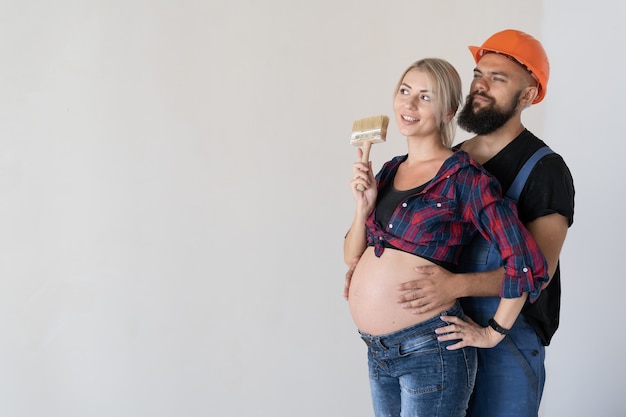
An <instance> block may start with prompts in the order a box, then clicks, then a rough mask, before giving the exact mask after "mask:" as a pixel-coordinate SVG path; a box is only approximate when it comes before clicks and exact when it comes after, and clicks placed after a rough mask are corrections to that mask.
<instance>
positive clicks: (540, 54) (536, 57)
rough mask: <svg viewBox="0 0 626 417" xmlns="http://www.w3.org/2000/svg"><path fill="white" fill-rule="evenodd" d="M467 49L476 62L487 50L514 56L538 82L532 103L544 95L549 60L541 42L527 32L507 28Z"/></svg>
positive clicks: (548, 75) (537, 101)
mask: <svg viewBox="0 0 626 417" xmlns="http://www.w3.org/2000/svg"><path fill="white" fill-rule="evenodd" d="M469 50H470V51H471V52H472V55H473V56H474V60H475V61H476V63H478V61H479V60H480V58H481V57H482V56H483V55H484V54H486V53H488V52H496V53H499V54H504V55H507V56H509V57H511V58H514V59H515V60H516V61H517V62H518V63H520V64H522V66H524V67H526V69H527V70H528V71H529V72H530V73H531V74H532V75H533V76H534V77H535V79H536V80H537V82H538V83H539V92H538V93H537V97H536V98H535V100H534V101H533V104H536V103H539V102H540V101H541V100H543V98H544V97H545V96H546V91H547V89H548V78H549V77H550V62H548V56H547V55H546V51H545V50H544V49H543V46H541V43H540V42H539V41H538V40H537V39H535V38H533V37H532V36H530V35H529V34H527V33H524V32H521V31H519V30H513V29H507V30H503V31H502V32H498V33H495V34H493V35H491V37H490V38H489V39H487V40H486V41H485V42H484V43H483V44H482V46H470V47H469Z"/></svg>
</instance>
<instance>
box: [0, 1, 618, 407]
mask: <svg viewBox="0 0 626 417" xmlns="http://www.w3.org/2000/svg"><path fill="white" fill-rule="evenodd" d="M624 17H626V6H624V3H620V2H613V1H605V0H599V1H595V2H587V1H579V0H574V1H572V0H567V1H566V0H552V1H539V0H527V1H500V0H482V1H480V0H477V1H471V2H470V1H466V0H456V1H452V0H450V1H442V0H428V1H427V0H423V1H416V0H411V1H409V0H390V1H386V2H378V1H371V0H361V1H352V0H346V1H330V0H320V1H316V2H298V1H293V0H267V1H255V0H241V1H236V2H227V1H217V0H209V1H206V0H205V1H200V0H198V1H193V0H177V1H165V0H150V1H148V0H145V1H141V0H125V1H119V0H90V1H72V0H58V1H55V2H43V1H34V0H20V1H9V0H0V415H2V416H8V417H26V416H28V417H30V416H33V417H84V416H90V417H92V416H93V417H101V416H102V417H111V416H116V417H118V416H150V417H165V416H187V417H199V416H215V417H218V416H219V417H221V416H225V417H226V416H242V415H252V416H260V417H261V416H263V417H265V416H267V417H292V416H298V417H307V416H311V417H313V416H315V417H318V416H371V415H372V412H371V406H370V398H369V387H368V380H367V367H366V348H365V344H363V343H362V341H361V340H360V339H359V337H358V334H357V332H356V329H355V326H354V324H353V323H352V320H351V318H350V314H349V311H348V307H347V304H346V302H345V301H344V300H343V298H342V289H343V279H344V273H345V271H346V267H345V265H344V263H343V257H342V241H343V236H344V234H345V232H346V231H347V228H348V227H349V224H350V221H351V219H352V212H353V201H352V197H351V194H350V191H349V187H348V182H349V179H350V176H351V166H352V163H353V161H354V160H355V159H356V150H355V148H354V147H352V146H350V144H349V139H350V131H351V127H352V121H353V120H355V119H357V118H361V117H366V116H370V115H374V114H379V113H387V114H390V113H391V111H392V108H391V100H392V93H393V88H394V86H395V83H396V82H397V80H398V77H399V76H400V74H401V73H402V71H403V70H404V69H405V68H406V67H407V66H408V65H409V64H410V63H411V62H413V61H415V60H416V59H419V58H423V57H426V56H438V57H442V58H445V59H447V60H449V61H450V62H451V63H452V64H453V65H455V66H456V67H457V69H458V70H459V72H460V73H461V75H462V77H463V83H464V91H465V92H467V91H468V87H469V82H470V80H471V76H472V69H473V64H474V63H473V61H472V58H471V55H470V53H469V51H468V49H467V46H468V45H480V44H481V43H482V42H483V41H484V40H485V39H486V38H487V37H488V36H490V35H491V34H492V33H494V32H496V31H499V30H502V29H506V28H516V29H521V30H524V31H526V32H528V33H530V34H532V35H534V36H535V37H537V38H538V39H540V40H541V41H542V42H543V44H544V47H545V49H546V50H547V52H548V54H549V58H550V61H551V69H552V73H551V79H550V83H549V87H548V94H547V98H546V99H545V100H544V101H543V102H542V103H540V104H539V105H536V106H534V107H532V108H531V109H528V110H526V111H525V113H524V116H523V120H524V123H525V125H526V126H527V127H528V128H529V129H530V130H531V131H532V132H533V133H535V134H537V135H538V136H540V137H541V138H543V139H544V140H545V141H546V142H548V144H549V145H550V146H551V147H552V149H554V150H555V151H557V152H559V153H560V154H561V155H563V157H564V158H565V160H566V161H567V163H568V165H569V167H570V169H571V171H572V174H573V176H574V180H575V186H576V214H575V221H574V225H573V227H572V228H571V229H570V231H569V234H568V237H567V241H566V243H565V246H564V248H563V251H562V256H561V264H562V279H563V306H562V325H561V328H560V330H559V331H558V333H557V335H556V336H555V338H554V339H553V342H552V344H551V346H550V347H549V348H548V349H547V371H548V381H547V385H546V390H545V397H544V401H543V404H542V416H550V417H553V416H554V417H556V416H569V417H588V416H599V417H623V416H626V406H624V397H625V395H626V389H625V386H624V383H623V375H624V373H625V371H626V361H625V360H624V354H623V345H622V344H620V342H621V340H622V339H621V338H622V337H623V334H622V333H623V331H622V330H623V325H622V324H621V318H622V314H621V313H620V311H621V309H620V304H621V301H620V299H621V295H623V294H624V293H625V292H626V284H625V280H624V277H623V276H622V275H623V272H622V268H621V264H622V262H621V261H622V257H623V256H624V254H623V249H624V243H623V239H622V237H623V235H624V232H625V229H626V228H625V224H624V216H623V213H624V181H623V179H622V178H621V174H622V169H621V168H619V167H620V166H621V163H620V162H619V161H621V160H622V157H623V155H624V154H625V151H626V149H625V145H624V139H623V137H622V132H623V126H622V124H623V118H624V104H623V103H624V99H623V96H624V91H625V89H626V81H625V78H624V75H623V72H624V71H623V69H624V64H625V61H626V60H625V59H624V51H623V49H624V48H623V45H624V43H625V41H626V30H625V29H624ZM465 137H468V135H467V134H466V133H465V132H462V131H459V133H458V138H457V141H459V140H461V139H463V138H465ZM405 150H406V142H405V139H404V138H402V137H400V136H399V134H398V133H397V131H396V130H395V126H391V128H390V132H389V135H388V138H387V142H386V143H384V144H378V145H375V146H374V148H373V149H372V159H373V163H374V166H375V169H379V168H380V165H381V164H382V162H384V161H385V160H387V159H389V158H390V157H391V156H394V155H397V154H400V153H404V152H405Z"/></svg>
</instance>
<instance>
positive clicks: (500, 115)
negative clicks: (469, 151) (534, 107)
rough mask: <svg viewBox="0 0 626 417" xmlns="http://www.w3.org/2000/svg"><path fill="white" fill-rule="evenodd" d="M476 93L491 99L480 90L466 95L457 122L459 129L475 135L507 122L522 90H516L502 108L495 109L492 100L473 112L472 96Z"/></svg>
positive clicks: (499, 126) (495, 128) (489, 131)
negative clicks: (507, 103) (487, 105)
mask: <svg viewBox="0 0 626 417" xmlns="http://www.w3.org/2000/svg"><path fill="white" fill-rule="evenodd" d="M476 95H480V96H482V97H487V98H489V99H491V98H490V97H488V96H486V95H485V94H482V93H480V92H475V93H473V94H470V95H469V96H467V100H466V101H465V106H463V109H462V110H461V112H460V113H459V116H458V118H457V122H458V123H459V126H460V127H461V129H463V130H465V131H467V132H470V133H475V134H477V135H487V134H489V133H491V132H494V131H496V130H497V129H499V128H501V127H502V126H504V124H505V123H506V122H508V121H509V120H510V119H511V117H513V115H514V114H515V110H516V108H517V103H518V102H519V98H520V96H521V95H522V92H521V91H518V92H517V93H516V94H515V96H514V97H513V100H511V102H510V103H509V105H508V106H507V107H506V108H505V109H504V110H500V109H497V108H496V107H495V103H494V102H493V100H492V101H491V104H490V105H489V107H486V108H484V109H478V110H476V112H474V106H473V104H472V102H473V101H474V97H475V96H476Z"/></svg>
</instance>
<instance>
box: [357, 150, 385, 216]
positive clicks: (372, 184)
mask: <svg viewBox="0 0 626 417" xmlns="http://www.w3.org/2000/svg"><path fill="white" fill-rule="evenodd" d="M357 154H358V156H359V162H355V163H354V165H353V166H352V172H353V176H352V179H351V180H350V188H351V189H352V195H353V196H354V200H355V201H356V203H357V211H358V212H359V213H360V214H361V215H362V216H369V214H370V213H371V212H372V210H374V206H375V205H376V197H377V196H378V190H377V188H376V179H375V178H374V174H373V173H372V162H371V161H370V162H367V163H364V162H360V159H361V156H362V155H363V151H362V150H361V149H358V150H357ZM359 187H361V189H362V190H363V191H359Z"/></svg>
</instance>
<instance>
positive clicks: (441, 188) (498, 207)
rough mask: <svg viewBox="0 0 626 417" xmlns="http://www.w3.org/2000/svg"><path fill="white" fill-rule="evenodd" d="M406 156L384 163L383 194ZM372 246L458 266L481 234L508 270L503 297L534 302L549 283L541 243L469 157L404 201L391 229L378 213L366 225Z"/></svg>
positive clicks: (460, 155) (450, 162) (453, 160)
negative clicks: (523, 297)
mask: <svg viewBox="0 0 626 417" xmlns="http://www.w3.org/2000/svg"><path fill="white" fill-rule="evenodd" d="M406 157H407V156H406V155H404V156H397V157H395V158H393V159H392V160H391V161H389V162H387V163H385V165H384V166H383V168H382V169H381V171H380V172H379V173H378V174H377V175H376V181H377V183H378V190H381V189H382V188H383V187H385V185H386V184H387V183H388V182H389V181H392V180H393V178H394V177H395V173H396V170H397V169H398V166H399V165H400V164H401V163H402V162H403V161H405V160H406ZM366 226H367V242H368V245H369V246H374V250H375V254H376V256H381V255H382V253H383V251H384V250H385V248H384V241H386V242H388V243H389V244H390V245H391V246H393V247H395V248H398V249H399V250H402V251H405V252H408V253H412V254H414V255H417V256H420V257H424V258H426V259H435V260H438V261H441V262H447V263H451V264H455V265H456V264H457V263H458V259H459V254H460V252H461V249H462V247H463V245H465V244H467V243H468V242H469V241H470V240H471V238H472V237H473V236H474V235H475V234H476V233H480V234H482V235H483V236H484V237H485V238H486V239H487V240H488V241H490V242H492V243H495V244H496V246H497V247H498V249H499V251H500V254H501V256H502V266H504V268H505V274H504V279H503V283H502V290H501V294H500V295H501V296H502V297H505V298H516V297H519V296H521V295H522V293H524V292H528V293H529V300H530V301H534V300H535V299H536V298H537V297H538V296H539V293H540V291H541V284H542V283H544V282H547V281H548V275H547V271H548V269H547V264H546V261H545V258H544V257H543V254H542V253H541V251H540V250H539V247H538V246H537V244H536V242H535V241H534V239H533V238H532V236H531V235H530V233H529V232H528V230H526V228H525V227H524V226H523V225H522V223H521V222H520V221H519V219H518V216H517V209H516V207H515V205H514V204H513V203H511V202H510V201H509V200H507V199H505V198H503V197H502V191H501V188H500V184H499V183H498V181H497V180H496V179H495V178H494V177H492V176H491V175H490V174H489V173H487V171H485V170H484V169H483V168H482V167H481V166H480V165H479V164H478V163H476V162H475V161H474V160H472V159H471V158H470V156H469V155H468V154H467V153H465V152H464V151H457V152H455V153H454V155H452V156H451V157H450V158H448V159H447V160H446V161H445V162H444V164H443V166H442V167H441V169H440V170H439V172H438V173H437V175H436V176H435V178H433V180H432V181H431V182H430V183H429V184H428V185H427V186H426V187H425V188H424V189H423V190H422V191H421V192H418V193H417V194H415V195H411V196H409V197H407V198H405V199H404V200H403V201H402V202H401V203H400V204H399V205H398V207H396V209H395V210H394V212H393V214H392V215H391V219H390V220H389V223H388V224H386V225H384V226H381V225H380V224H378V223H377V222H376V221H375V212H374V211H373V212H372V213H371V214H370V216H369V218H368V220H367V223H366Z"/></svg>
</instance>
